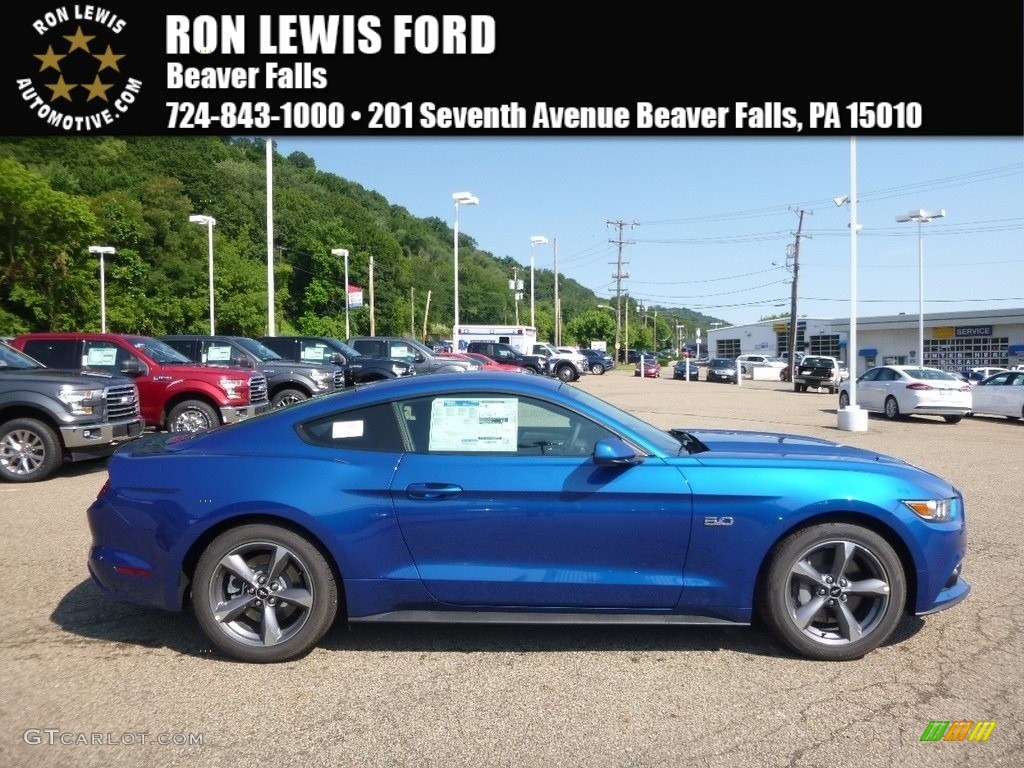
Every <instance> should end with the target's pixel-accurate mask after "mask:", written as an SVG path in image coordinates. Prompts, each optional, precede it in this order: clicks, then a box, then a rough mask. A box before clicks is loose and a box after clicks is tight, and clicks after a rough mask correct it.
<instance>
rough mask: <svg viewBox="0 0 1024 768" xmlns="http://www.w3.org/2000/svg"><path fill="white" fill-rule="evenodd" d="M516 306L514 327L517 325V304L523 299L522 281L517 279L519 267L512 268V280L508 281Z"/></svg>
mask: <svg viewBox="0 0 1024 768" xmlns="http://www.w3.org/2000/svg"><path fill="white" fill-rule="evenodd" d="M508 288H509V290H510V291H512V298H513V300H514V301H515V305H516V325H519V302H520V301H521V300H522V298H523V281H522V280H520V279H519V267H512V279H511V280H509V281H508Z"/></svg>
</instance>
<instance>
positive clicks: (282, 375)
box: [160, 334, 345, 408]
mask: <svg viewBox="0 0 1024 768" xmlns="http://www.w3.org/2000/svg"><path fill="white" fill-rule="evenodd" d="M160 339H161V340H162V341H165V342H167V344H169V345H170V346H172V347H174V348H175V349H176V350H178V351H179V352H181V354H183V355H184V356H185V357H187V358H188V359H189V360H192V361H193V362H196V363H205V364H207V365H234V366H238V367H241V368H258V369H259V370H261V371H262V372H263V374H264V375H265V376H266V377H267V395H268V397H269V398H270V404H271V405H272V406H273V407H274V408H279V407H281V406H283V405H290V404H292V403H297V402H299V401H300V400H308V399H309V398H311V397H316V396H317V395H326V394H329V393H331V392H334V391H335V390H338V389H344V388H345V371H344V368H343V367H342V366H340V365H332V364H330V363H304V362H297V361H295V360H285V359H284V358H283V357H282V356H281V355H279V354H277V352H275V351H274V350H272V349H269V348H268V347H267V346H266V345H265V344H262V343H260V342H258V341H256V339H250V338H247V337H245V336H204V335H202V334H179V335H174V336H161V337H160Z"/></svg>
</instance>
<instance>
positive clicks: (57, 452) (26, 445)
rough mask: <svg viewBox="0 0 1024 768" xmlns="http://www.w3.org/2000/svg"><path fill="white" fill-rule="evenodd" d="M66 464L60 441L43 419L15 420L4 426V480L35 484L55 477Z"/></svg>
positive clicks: (0, 439)
mask: <svg viewBox="0 0 1024 768" xmlns="http://www.w3.org/2000/svg"><path fill="white" fill-rule="evenodd" d="M63 463H64V455H63V451H62V449H61V444H60V438H59V437H58V436H57V433H56V432H54V430H53V429H52V428H51V427H50V426H49V425H48V424H46V423H44V422H42V421H40V420H39V419H11V420H10V421H8V422H7V423H6V424H3V425H2V426H0V477H2V478H3V479H4V480H8V481H10V482H12V483H31V482H35V481H36V480H43V479H45V478H47V477H49V476H50V475H52V474H53V473H54V472H55V471H57V469H58V468H59V467H60V466H61V464H63Z"/></svg>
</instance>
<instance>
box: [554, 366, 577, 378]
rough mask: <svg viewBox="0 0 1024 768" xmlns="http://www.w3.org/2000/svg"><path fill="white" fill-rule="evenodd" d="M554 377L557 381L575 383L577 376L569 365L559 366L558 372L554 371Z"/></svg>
mask: <svg viewBox="0 0 1024 768" xmlns="http://www.w3.org/2000/svg"><path fill="white" fill-rule="evenodd" d="M555 375H556V376H558V379H559V381H576V379H578V378H579V375H578V374H577V373H576V371H574V370H573V368H572V366H571V365H562V366H559V368H558V370H556V371H555Z"/></svg>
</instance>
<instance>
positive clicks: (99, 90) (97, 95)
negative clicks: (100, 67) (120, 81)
mask: <svg viewBox="0 0 1024 768" xmlns="http://www.w3.org/2000/svg"><path fill="white" fill-rule="evenodd" d="M82 87H83V88H85V90H87V91H88V92H89V98H87V99H86V101H92V100H93V99H103V100H104V101H109V99H108V98H107V91H108V90H109V89H110V88H113V87H114V84H113V83H110V84H106V83H102V82H100V76H99V75H96V79H95V80H93V81H92V83H82Z"/></svg>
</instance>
